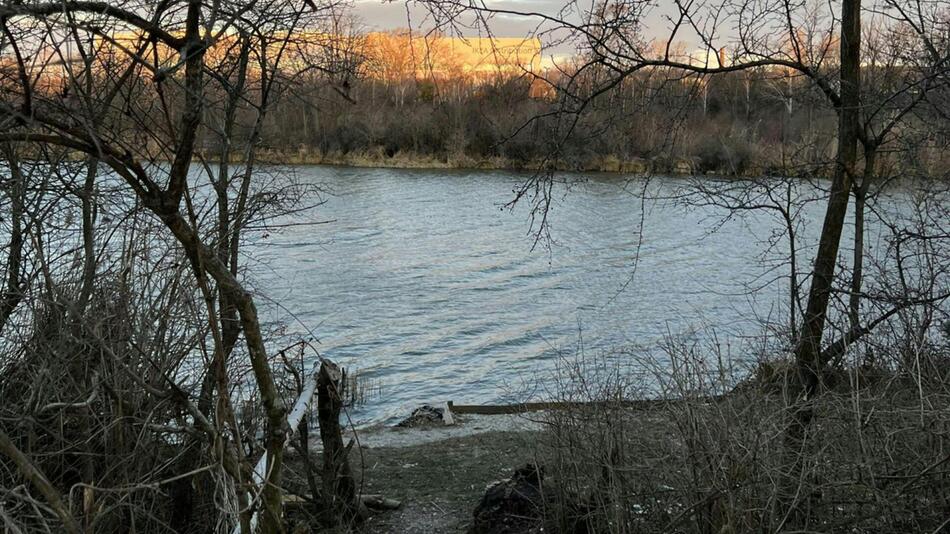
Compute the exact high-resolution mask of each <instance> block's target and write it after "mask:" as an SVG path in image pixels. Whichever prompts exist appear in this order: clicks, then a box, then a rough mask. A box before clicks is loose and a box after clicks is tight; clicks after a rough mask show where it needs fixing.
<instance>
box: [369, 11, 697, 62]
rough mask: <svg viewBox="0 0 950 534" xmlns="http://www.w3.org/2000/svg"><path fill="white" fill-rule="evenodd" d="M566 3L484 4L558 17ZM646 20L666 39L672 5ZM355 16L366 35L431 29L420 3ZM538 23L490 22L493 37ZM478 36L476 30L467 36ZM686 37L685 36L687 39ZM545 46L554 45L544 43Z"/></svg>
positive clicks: (651, 32) (517, 33)
mask: <svg viewBox="0 0 950 534" xmlns="http://www.w3.org/2000/svg"><path fill="white" fill-rule="evenodd" d="M566 2H567V0H485V4H486V5H487V6H488V7H490V8H493V9H506V10H512V11H521V12H540V13H544V14H549V15H556V14H557V13H558V11H559V10H561V9H562V8H563V6H564V5H565V3H566ZM591 4H592V1H591V0H579V5H580V6H581V8H582V9H589V8H590V7H591ZM659 4H660V5H659V6H658V7H657V8H655V9H654V10H652V11H651V12H650V13H649V14H648V15H647V17H646V18H645V19H644V29H645V33H646V35H647V36H648V37H656V36H660V35H663V34H664V33H665V32H667V31H668V29H669V28H670V27H671V23H670V21H669V19H668V17H669V16H670V15H671V14H672V13H673V12H674V11H673V8H672V5H673V3H672V2H669V1H661V2H659ZM353 8H354V12H355V14H356V16H357V18H358V20H359V21H360V22H361V23H362V25H363V27H364V28H365V29H366V30H367V31H381V30H391V29H396V28H407V27H412V28H414V29H415V28H419V27H431V26H432V20H431V17H429V16H428V14H427V12H426V10H425V9H424V8H423V7H421V6H420V5H419V4H417V3H412V4H408V5H407V3H406V2H403V1H392V2H383V1H381V0H354V4H353ZM538 24H539V19H537V18H529V17H523V16H511V15H495V16H494V17H493V18H492V20H491V21H490V27H491V31H492V33H493V34H494V35H495V36H496V37H525V36H528V35H529V34H531V33H532V32H533V31H535V30H536V29H537V27H538ZM464 33H466V34H468V35H469V36H474V35H476V33H477V32H476V31H475V30H470V31H467V32H464ZM684 37H686V36H684ZM544 44H545V45H546V46H548V45H551V43H544ZM548 51H549V52H551V53H554V54H564V53H570V52H573V50H567V49H565V47H564V46H563V45H562V46H553V47H551V48H550V49H549V50H548Z"/></svg>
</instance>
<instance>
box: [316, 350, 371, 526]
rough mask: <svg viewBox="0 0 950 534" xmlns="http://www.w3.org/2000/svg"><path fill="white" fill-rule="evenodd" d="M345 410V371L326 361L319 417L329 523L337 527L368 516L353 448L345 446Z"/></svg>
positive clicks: (319, 388) (319, 384) (319, 383)
mask: <svg viewBox="0 0 950 534" xmlns="http://www.w3.org/2000/svg"><path fill="white" fill-rule="evenodd" d="M342 409H343V372H342V371H341V370H340V367H339V366H337V365H336V364H335V363H333V362H331V361H329V360H324V361H323V363H322V364H321V365H320V374H319V375H318V377H317V417H318V419H319V421H320V440H321V441H322V442H323V493H324V499H325V503H326V507H327V514H328V515H329V520H330V521H331V522H332V523H334V524H341V523H342V522H344V521H354V520H355V521H359V520H361V519H363V518H364V517H366V512H365V510H366V509H365V507H364V505H363V503H362V502H361V501H360V498H359V490H358V488H357V485H356V479H355V478H354V477H353V472H352V470H351V469H350V462H349V453H350V448H351V445H352V444H350V445H344V444H343V432H342V428H341V426H340V411H341V410H342Z"/></svg>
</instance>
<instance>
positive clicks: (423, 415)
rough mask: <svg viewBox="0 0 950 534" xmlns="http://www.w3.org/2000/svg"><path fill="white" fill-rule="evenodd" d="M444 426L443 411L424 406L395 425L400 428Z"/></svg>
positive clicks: (442, 409)
mask: <svg viewBox="0 0 950 534" xmlns="http://www.w3.org/2000/svg"><path fill="white" fill-rule="evenodd" d="M444 424H445V409H444V408H436V407H435V406H430V405H428V404H424V405H422V406H420V407H418V408H416V409H415V410H413V411H412V415H410V416H409V417H407V418H406V419H404V420H402V421H400V422H399V423H398V424H396V426H397V427H400V428H415V427H426V426H442V425H444Z"/></svg>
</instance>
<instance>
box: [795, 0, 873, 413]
mask: <svg viewBox="0 0 950 534" xmlns="http://www.w3.org/2000/svg"><path fill="white" fill-rule="evenodd" d="M860 98H861V1H860V0H843V1H842V3H841V106H840V107H839V109H838V155H837V161H836V164H835V171H834V180H833V181H832V184H831V193H830V198H829V199H828V207H827V210H826V212H825V220H824V224H823V225H822V228H821V238H820V240H819V244H818V254H817V256H816V257H815V266H814V270H813V272H812V281H811V289H810V291H809V293H808V303H807V305H806V310H805V318H804V321H803V323H802V329H801V334H800V336H799V339H798V343H797V346H796V348H795V360H796V363H797V367H798V371H799V373H800V375H801V379H802V385H803V391H802V395H803V396H804V399H805V400H806V401H807V400H809V399H810V398H811V397H812V396H813V395H814V393H815V392H816V391H817V389H818V385H819V381H820V377H819V372H820V370H821V368H822V366H823V365H824V364H825V363H826V362H823V361H821V339H822V334H823V331H824V327H825V318H826V316H827V312H828V300H829V298H830V296H831V287H832V284H833V282H834V277H835V266H836V262H837V258H838V247H839V245H840V242H841V233H842V229H843V228H844V219H845V215H846V214H847V212H848V202H849V200H850V196H851V181H852V178H853V176H854V169H855V164H856V161H857V154H858V117H859V107H860V103H861V102H860ZM810 412H811V410H802V417H803V420H802V421H801V422H802V423H804V424H807V423H808V421H809V420H810V417H811V413H810Z"/></svg>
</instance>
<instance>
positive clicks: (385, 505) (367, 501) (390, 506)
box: [360, 495, 402, 510]
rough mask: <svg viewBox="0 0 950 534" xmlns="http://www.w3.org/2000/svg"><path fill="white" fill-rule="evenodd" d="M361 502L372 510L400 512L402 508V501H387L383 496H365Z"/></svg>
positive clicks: (361, 498)
mask: <svg viewBox="0 0 950 534" xmlns="http://www.w3.org/2000/svg"><path fill="white" fill-rule="evenodd" d="M360 500H361V501H363V504H364V505H366V507H367V508H370V509H372V510H398V509H399V508H400V507H401V506H402V502H401V501H397V500H395V499H387V498H386V497H383V496H382V495H363V496H362V497H360Z"/></svg>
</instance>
